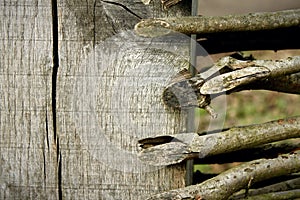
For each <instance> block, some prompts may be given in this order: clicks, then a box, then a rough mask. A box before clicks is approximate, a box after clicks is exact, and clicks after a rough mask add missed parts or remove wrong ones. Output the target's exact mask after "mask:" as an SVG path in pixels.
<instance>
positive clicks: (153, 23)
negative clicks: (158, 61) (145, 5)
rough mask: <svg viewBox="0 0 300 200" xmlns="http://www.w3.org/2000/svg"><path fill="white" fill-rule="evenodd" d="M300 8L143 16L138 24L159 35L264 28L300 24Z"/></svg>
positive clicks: (149, 33) (143, 31)
mask: <svg viewBox="0 0 300 200" xmlns="http://www.w3.org/2000/svg"><path fill="white" fill-rule="evenodd" d="M299 19H300V9H296V10H285V11H278V12H263V13H250V14H244V15H228V16H209V17H206V16H196V17H191V16H190V17H172V18H158V19H144V20H142V21H141V22H139V23H138V24H136V26H135V28H134V29H135V31H136V33H137V34H138V35H140V36H145V37H157V36H162V35H166V34H170V33H172V32H180V33H184V34H210V33H220V32H241V31H242V32H244V31H262V30H273V29H278V28H287V27H297V26H299V25H300V20H299Z"/></svg>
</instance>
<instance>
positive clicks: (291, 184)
mask: <svg viewBox="0 0 300 200" xmlns="http://www.w3.org/2000/svg"><path fill="white" fill-rule="evenodd" d="M295 189H300V178H299V177H298V178H294V179H290V180H287V181H282V182H280V183H275V184H272V185H268V186H266V187H263V188H258V189H250V190H249V192H248V194H247V196H248V197H251V196H253V197H252V198H254V197H255V195H262V194H267V193H271V192H281V191H287V190H295ZM244 197H245V193H242V192H239V193H238V194H234V195H232V196H231V197H230V198H229V199H230V200H235V199H242V198H244Z"/></svg>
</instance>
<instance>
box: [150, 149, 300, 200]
mask: <svg viewBox="0 0 300 200" xmlns="http://www.w3.org/2000/svg"><path fill="white" fill-rule="evenodd" d="M299 159H300V153H295V154H290V155H282V156H279V157H278V158H274V159H260V160H254V161H251V162H248V163H244V164H242V165H239V166H237V167H235V168H232V169H229V170H228V171H226V172H224V173H222V174H220V175H218V176H216V177H214V178H212V179H209V180H207V181H205V182H203V183H201V184H198V185H192V186H188V187H185V188H180V189H177V190H171V191H168V192H164V193H161V194H157V195H154V196H152V197H150V198H148V200H152V199H153V200H154V199H155V200H157V199H160V200H163V199H168V200H170V199H176V200H180V199H185V200H188V199H190V200H191V199H198V200H199V199H205V200H215V199H220V200H222V199H228V197H229V196H231V195H232V194H233V193H235V192H237V191H239V190H241V189H243V188H246V187H247V186H248V183H249V181H250V180H252V182H253V183H255V182H259V181H262V180H265V179H269V178H272V177H278V176H282V175H286V174H291V173H294V172H298V171H300V162H299Z"/></svg>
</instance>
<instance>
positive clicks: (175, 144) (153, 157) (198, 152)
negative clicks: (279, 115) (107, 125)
mask: <svg viewBox="0 0 300 200" xmlns="http://www.w3.org/2000/svg"><path fill="white" fill-rule="evenodd" d="M297 137H300V117H290V118H287V119H280V120H276V121H272V122H267V123H264V124H257V125H249V126H244V127H233V128H230V129H228V130H223V131H220V132H217V133H211V134H206V135H198V134H197V133H189V134H178V135H173V136H163V137H160V136H158V137H157V138H155V137H154V138H146V139H143V140H140V141H139V143H140V144H141V148H142V150H141V152H140V155H139V157H140V159H141V160H143V161H145V162H148V163H149V164H151V165H158V166H159V165H170V164H176V163H180V162H182V161H183V160H186V159H191V158H195V157H199V158H204V157H208V156H213V155H218V154H223V153H229V152H233V151H237V150H241V149H247V148H253V147H256V146H258V145H262V144H266V143H269V142H275V141H280V140H284V139H288V138H297ZM158 140H160V141H159V142H157V141H158ZM153 141H156V143H153ZM145 145H146V146H145Z"/></svg>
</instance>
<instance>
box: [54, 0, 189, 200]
mask: <svg viewBox="0 0 300 200" xmlns="http://www.w3.org/2000/svg"><path fill="white" fill-rule="evenodd" d="M116 2H117V3H119V4H122V5H124V6H126V8H128V9H130V10H131V11H132V12H133V13H135V14H136V15H138V16H142V17H160V16H165V17H166V16H167V15H170V16H173V15H175V14H176V15H183V14H186V15H188V14H189V13H188V11H189V9H188V8H186V9H182V10H181V9H180V8H177V9H176V8H175V7H176V6H175V7H174V9H175V10H174V11H171V12H168V13H167V12H164V11H163V9H162V6H161V2H160V1H158V0H156V1H152V2H151V4H150V5H148V6H146V5H144V4H143V3H142V2H141V1H129V0H119V1H114V3H113V4H112V3H109V1H90V0H88V1H86V2H82V1H76V0H68V1H67V0H66V1H61V3H60V4H59V5H58V13H59V30H60V32H59V47H60V49H59V54H60V67H59V71H58V82H57V133H58V135H59V138H60V143H59V144H60V153H61V162H62V169H61V173H62V197H63V198H65V199H105V200H106V199H144V198H145V197H147V196H149V195H150V194H154V193H157V192H159V191H164V190H169V189H171V188H179V187H183V186H184V183H185V182H184V175H185V169H184V165H177V166H173V167H163V168H156V167H152V166H149V165H147V164H144V163H142V162H140V161H139V160H138V158H137V156H136V152H137V140H138V139H139V138H142V137H145V136H150V135H152V134H155V133H157V132H160V133H170V132H172V133H177V132H179V131H182V130H185V122H184V121H183V119H182V118H181V116H180V115H179V113H177V114H174V113H173V112H170V111H168V110H167V109H165V108H164V104H163V102H162V100H161V94H162V90H163V86H164V85H165V82H166V81H167V80H168V78H169V76H170V75H172V74H176V73H177V72H178V70H179V68H180V67H182V65H184V62H182V60H181V59H180V58H178V56H176V55H175V54H174V55H172V54H167V53H168V52H164V51H163V50H162V49H161V48H162V46H164V44H157V45H156V44H155V43H156V42H155V41H154V40H148V39H144V38H139V37H137V36H135V35H134V34H133V32H132V31H126V30H130V29H132V28H133V27H134V24H135V23H137V22H138V21H139V18H138V17H136V15H133V14H132V13H130V12H128V10H126V9H124V7H122V6H118V5H117V4H116ZM157 42H159V41H157ZM175 46H176V45H175ZM187 47H188V46H187ZM185 52H186V53H185V55H188V54H187V52H188V48H187V49H186V50H185ZM166 55H168V56H166ZM162 64H163V66H162ZM169 65H170V66H169ZM177 68H178V69H177Z"/></svg>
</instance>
